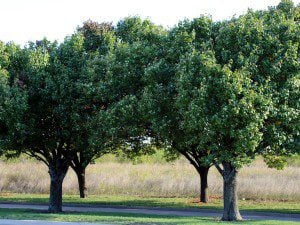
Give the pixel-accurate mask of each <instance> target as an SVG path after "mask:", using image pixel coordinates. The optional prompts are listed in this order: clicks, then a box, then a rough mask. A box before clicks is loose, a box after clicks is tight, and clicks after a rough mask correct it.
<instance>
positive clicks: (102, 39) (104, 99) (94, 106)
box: [66, 20, 116, 198]
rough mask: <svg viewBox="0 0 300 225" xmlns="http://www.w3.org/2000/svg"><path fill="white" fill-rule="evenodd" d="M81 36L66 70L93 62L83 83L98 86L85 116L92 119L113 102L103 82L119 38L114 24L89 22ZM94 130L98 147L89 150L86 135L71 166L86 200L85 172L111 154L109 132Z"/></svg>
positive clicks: (89, 100) (87, 101)
mask: <svg viewBox="0 0 300 225" xmlns="http://www.w3.org/2000/svg"><path fill="white" fill-rule="evenodd" d="M78 33H80V34H82V36H83V49H82V52H81V55H80V56H78V55H74V54H69V56H68V57H67V58H66V61H68V62H69V63H67V67H68V68H69V69H70V70H71V71H72V70H74V69H75V70H76V67H77V66H78V64H77V62H76V61H77V60H78V57H81V59H82V60H83V61H88V60H89V61H90V63H89V64H88V65H86V66H88V67H90V68H88V70H89V71H90V73H89V74H88V75H89V76H90V77H88V76H85V77H84V79H85V80H84V82H85V83H88V82H90V84H93V85H95V87H93V88H92V89H91V92H90V93H89V97H88V98H87V99H85V101H86V106H85V107H86V112H85V114H86V115H85V116H91V115H93V114H95V113H96V112H97V110H98V109H99V106H100V107H101V110H106V109H107V107H108V106H109V104H110V103H111V102H110V101H109V99H108V96H106V95H105V93H107V91H106V90H104V89H103V88H101V87H103V85H105V84H104V82H105V77H106V75H105V73H106V68H107V67H108V66H109V63H110V62H109V57H108V54H109V53H110V51H112V49H113V48H114V44H115V41H116V38H115V35H114V28H113V26H112V24H111V23H108V22H107V23H101V24H99V23H97V22H94V21H91V20H88V21H86V22H84V23H83V26H82V27H80V28H78ZM84 54H87V56H85V55H84ZM74 62H75V63H74ZM95 68H97V69H95ZM81 72H83V73H84V71H81ZM81 77H83V75H81ZM95 82H97V83H95ZM98 85H99V86H98ZM97 86H98V87H97ZM101 92H103V93H101ZM94 119H95V118H94ZM102 119H103V118H102ZM99 126H101V127H103V121H101V125H100V124H99ZM94 129H95V130H97V131H99V133H98V136H99V137H97V138H96V137H94V139H96V140H97V141H98V143H99V145H97V148H95V147H93V148H87V147H86V146H88V145H89V143H88V141H89V140H90V137H91V135H92V134H88V133H87V132H83V133H82V135H81V138H82V139H83V140H84V141H85V142H86V143H84V144H83V145H81V146H78V147H77V149H76V152H77V153H76V154H74V157H73V159H72V162H71V167H72V169H73V170H74V171H75V173H76V175H77V179H78V187H79V195H80V197H81V198H85V197H87V188H86V178H85V174H86V172H85V171H86V168H87V166H88V165H89V164H90V163H91V162H92V161H93V160H95V159H96V158H98V157H101V156H102V155H104V154H106V153H108V152H111V151H112V143H111V138H110V137H107V135H106V133H105V132H104V131H105V129H103V128H102V129H98V128H97V127H94ZM100 136H101V137H100ZM108 145H109V146H108Z"/></svg>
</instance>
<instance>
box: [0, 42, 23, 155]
mask: <svg viewBox="0 0 300 225" xmlns="http://www.w3.org/2000/svg"><path fill="white" fill-rule="evenodd" d="M20 51H21V49H20V48H19V47H18V46H17V45H15V44H13V43H9V44H4V43H3V42H0V155H2V154H4V155H6V156H7V157H12V156H17V155H18V154H14V152H13V151H11V150H12V145H11V143H10V140H11V139H12V138H13V139H15V140H18V141H19V142H21V140H22V138H23V137H22V133H23V132H24V127H23V126H22V124H21V123H20V121H21V118H22V115H23V111H24V110H26V103H25V102H26V100H27V95H26V94H24V93H23V92H22V89H23V84H22V82H20V81H15V80H14V79H13V76H12V72H13V71H14V70H16V69H17V67H16V68H14V64H15V62H14V61H15V60H16V59H18V62H19V64H18V65H22V59H21V58H18V56H19V55H20ZM12 68H14V70H13V69H12Z"/></svg>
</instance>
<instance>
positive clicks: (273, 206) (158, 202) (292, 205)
mask: <svg viewBox="0 0 300 225" xmlns="http://www.w3.org/2000/svg"><path fill="white" fill-rule="evenodd" d="M48 197H49V196H48V195H42V194H5V193H2V194H0V202H16V203H44V204H47V203H48ZM63 202H64V203H65V204H93V205H111V206H129V207H162V208H185V209H186V208H199V209H201V208H202V209H222V207H223V205H222V199H221V198H214V199H211V201H210V203H207V204H203V203H199V202H198V201H197V199H192V198H157V197H139V196H124V195H123V196H119V195H118V196H113V195H100V196H98V195H97V196H94V195H92V196H89V197H88V198H86V199H80V198H79V197H78V196H77V195H64V196H63ZM239 206H240V209H241V210H247V211H264V212H281V213H300V202H298V201H295V202H293V201H253V200H240V201H239Z"/></svg>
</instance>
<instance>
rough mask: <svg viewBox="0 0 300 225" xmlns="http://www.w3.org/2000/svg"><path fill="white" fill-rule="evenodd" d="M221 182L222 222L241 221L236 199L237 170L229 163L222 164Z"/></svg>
mask: <svg viewBox="0 0 300 225" xmlns="http://www.w3.org/2000/svg"><path fill="white" fill-rule="evenodd" d="M223 167H224V170H223V174H222V176H223V182H224V184H223V185H224V189H223V191H224V196H223V199H224V212H223V217H222V220H224V221H236V220H242V216H241V214H240V212H239V208H238V204H237V201H238V197H237V175H238V170H237V169H236V168H235V167H234V166H232V165H231V164H230V163H223Z"/></svg>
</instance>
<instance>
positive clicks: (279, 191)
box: [0, 158, 300, 201]
mask: <svg viewBox="0 0 300 225" xmlns="http://www.w3.org/2000/svg"><path fill="white" fill-rule="evenodd" d="M86 178H87V187H88V193H89V194H94V195H101V194H105V195H107V194H108V195H109V194H113V195H139V196H144V197H150V196H155V197H196V196H197V195H198V193H199V182H200V181H199V176H198V174H197V173H196V171H195V169H194V168H193V167H192V166H191V165H190V164H189V163H188V162H187V161H186V160H185V159H183V158H181V159H179V160H177V161H175V162H173V163H142V164H136V165H133V164H132V163H130V162H122V163H121V162H117V161H115V160H99V161H97V162H96V163H95V164H92V165H90V166H89V167H88V169H87V176H86ZM49 182H50V181H49V175H48V173H47V168H46V166H44V165H43V164H42V163H39V162H35V161H32V160H27V159H21V160H18V161H15V162H5V161H1V162H0V191H1V192H2V193H4V192H10V193H39V194H42V193H48V191H49V190H48V189H49ZM299 187H300V167H299V166H297V165H290V166H287V167H286V168H285V169H284V170H281V171H278V170H275V169H269V168H267V166H266V165H265V164H264V162H263V161H262V160H260V159H259V160H256V161H255V162H254V163H253V164H251V165H249V166H247V167H245V168H243V169H242V171H241V173H240V175H239V195H240V198H245V199H258V200H288V201H299V200H300V188H299ZM209 191H210V195H211V196H215V197H219V196H221V195H222V179H221V176H220V175H219V174H218V172H217V171H216V170H215V169H214V168H212V169H211V170H210V173H209ZM64 193H66V194H76V193H78V191H77V180H76V175H75V173H74V172H73V171H72V170H69V172H68V174H67V176H66V179H65V181H64Z"/></svg>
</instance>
